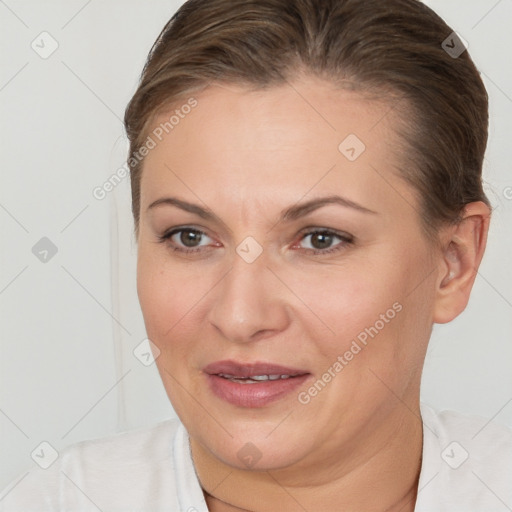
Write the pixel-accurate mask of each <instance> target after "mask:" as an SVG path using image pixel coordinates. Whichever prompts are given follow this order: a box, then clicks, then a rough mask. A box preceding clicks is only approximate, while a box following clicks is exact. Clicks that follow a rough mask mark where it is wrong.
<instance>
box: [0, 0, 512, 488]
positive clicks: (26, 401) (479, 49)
mask: <svg viewBox="0 0 512 512" xmlns="http://www.w3.org/2000/svg"><path fill="white" fill-rule="evenodd" d="M427 3H428V4H429V5H430V6H432V7H433V8H434V9H435V10H436V11H437V12H438V13H439V14H441V16H443V17H444V18H445V19H446V20H447V22H448V23H449V24H450V25H451V26H452V27H453V28H454V29H455V30H457V32H459V33H460V34H461V35H462V36H463V38H464V39H465V40H466V41H467V42H468V43H469V50H470V53H471V55H472V57H473V59H474V60H475V62H476V65H477V67H478V68H479V70H480V72H481V73H482V76H483V79H484V81H485V84H486V86H487V87H488V92H489V95H490V100H491V104H490V109H491V125H490V141H489V148H488V152H487V157H486V162H485V181H486V190H487V192H488V194H489V196H490V199H491V201H492V203H493V205H494V207H495V211H494V214H493V221H492V227H491V231H490V235H489V244H488V248H487V251H486V255H485V258H484V262H483V264H482V266H481V269H480V271H479V273H478V276H477V278H476V283H475V286H474V291H473V295H472V298H471V300H470V303H469V306H468V308H467V309H466V311H465V312H464V313H463V314H461V315H460V317H458V318H457V319H456V320H455V321H453V322H452V323H450V324H447V325H436V326H435V328H434V332H433V336H432V340H431V344H430V347H429V351H428V356H427V360H426V363H425V371H424V378H423V390H422V399H423V400H424V401H426V402H428V403H429V404H431V405H433V406H434V407H436V408H439V409H443V408H449V409H455V410H458V411H462V412H467V413H475V414H480V415H483V416H486V417H488V418H491V417H492V418H494V419H495V421H499V422H502V423H507V424H508V425H511V426H512V404H511V401H512V372H511V371H510V369H511V361H512V343H511V341H512V340H511V338H512V271H511V265H510V260H511V258H510V254H512V236H511V227H510V226H511V223H512V188H507V187H512V174H511V172H510V151H509V150H510V142H509V138H510V134H511V133H512V99H511V98H512V71H511V70H512V66H511V57H510V51H509V49H510V48H511V47H512V34H511V31H510V26H511V22H512V3H511V2H509V1H507V0H502V1H500V2H496V1H495V0H492V1H485V0H449V1H446V0H430V1H429V2H427ZM179 4H180V2H176V1H162V0H158V1H155V0H154V1H152V2H150V3H149V2H143V1H140V0H139V1H135V0H128V1H127V0H124V1H121V0H107V1H102V2H95V1H92V2H86V1H64V0H60V1H57V0H53V1H46V2H36V1H30V2H21V1H18V2H15V1H14V0H12V1H10V2H7V3H5V2H1V3H0V27H1V28H0V40H1V44H2V48H3V49H4V50H3V53H2V55H3V59H2V66H1V70H0V120H1V144H2V163H1V171H0V172H1V187H0V226H1V233H2V238H1V244H0V251H1V252H0V254H1V262H0V263H1V267H0V268H1V270H0V272H1V274H0V311H1V313H0V314H1V342H0V343H1V344H0V349H1V353H0V354H1V357H0V460H1V461H2V464H1V468H0V488H3V487H4V486H5V485H6V484H7V483H8V482H9V481H10V480H11V479H13V478H14V477H15V475H17V474H18V473H19V472H21V471H23V470H26V469H27V468H28V467H30V466H32V465H34V464H35V463H34V462H33V460H32V459H31V458H30V454H31V452H32V451H33V450H34V449H35V448H36V447H37V446H38V445H39V444H40V443H41V442H42V441H48V442H49V443H50V444H51V445H52V446H54V447H55V449H56V450H60V449H62V448H63V447H65V446H67V445H69V444H71V443H74V442H76V441H80V440H83V439H90V438H94V437H103V436H106V435H109V434H112V433H115V432H118V431H120V430H125V429H130V428H136V427H139V426H144V425H151V424H153V423H155V422H157V421H161V420H164V419H166V418H170V417H172V416H174V412H173V410H172V407H171V405H170V403H169V401H168V399H167V396H166V394H165V391H164V389H163V386H162V384H161V381H160V378H159V375H158V372H157V370H156V367H155V366H154V365H151V366H145V365H144V364H142V363H141V362H140V361H139V360H138V359H137V358H136V357H135V356H134V354H133V350H134V349H135V348H136V347H137V346H138V345H139V344H140V343H141V341H142V340H143V339H144V338H145V331H144V324H143V321H142V316H141V313H140V309H139V306H138V303H137V296H136V285H135V262H136V246H135V243H134V237H133V234H132V227H133V225H132V217H131V211H130V189H129V179H128V178H125V179H124V180H122V181H121V183H120V184H119V185H118V186H117V187H116V188H115V189H114V190H113V191H112V192H111V193H109V194H107V196H106V197H105V198H104V199H97V198H95V197H94V195H93V191H94V190H95V188H96V187H98V186H101V185H102V184H103V183H104V182H105V181H106V180H107V179H108V178H109V177H110V176H111V175H112V174H114V173H118V172H119V171H118V169H120V168H121V167H122V166H123V164H124V162H125V159H126V151H127V143H126V137H125V136H124V133H123V127H122V117H123V114H124V108H125V106H126V104H127V102H128V100H129V99H130V97H131V95H132V94H133V92H134V90H135V87H136V84H137V80H138V77H139V74H140V71H141V69H142V66H143V63H144V61H145V58H146V55H147V52H148V51H149V49H150V47H151V45H152V43H153V41H154V39H155V38H156V36H157V35H158V34H159V32H160V30H161V28H162V27H163V25H164V24H165V22H166V21H167V20H168V19H169V17H170V16H171V15H172V14H173V13H174V11H175V10H176V8H177V7H178V5H179ZM148 6H150V7H148ZM43 31H46V32H48V33H49V34H50V35H51V37H50V36H48V35H42V36H41V35H40V34H41V32H43ZM52 39H53V40H54V41H56V42H57V43H58V48H57V49H56V50H55V51H54V53H52V54H51V55H50V56H47V58H42V57H41V56H40V54H41V53H42V54H43V56H44V52H49V51H50V50H51V49H52V44H53V45H55V42H53V41H52ZM33 42H34V43H33ZM32 44H33V45H34V46H35V47H36V48H37V50H34V49H33V47H32V46H31V45H32ZM37 51H38V52H39V53H37ZM43 237H46V238H47V239H48V240H49V241H51V242H49V241H48V240H43V241H41V239H42V238H43ZM34 247H35V249H33V248H34ZM55 250H56V251H57V252H56V253H55V254H54V255H53V254H52V251H53V252H54V251H55ZM45 251H47V252H45ZM34 252H35V253H36V254H34ZM41 258H42V259H43V261H41ZM45 258H46V261H44V259H45Z"/></svg>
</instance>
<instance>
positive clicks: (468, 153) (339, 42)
mask: <svg viewBox="0 0 512 512" xmlns="http://www.w3.org/2000/svg"><path fill="white" fill-rule="evenodd" d="M450 38H451V39H450ZM444 41H448V48H450V47H454V45H455V44H457V45H460V44H462V43H461V41H460V40H459V39H458V38H457V36H456V35H454V32H453V30H452V29H451V28H450V27H449V26H448V25H447V24H446V23H445V22H444V21H443V20H442V19H441V18H440V17H439V16H438V15H437V14H435V13H434V12H433V11H432V10H431V9H430V8H428V7H427V6H425V5H424V4H423V3H421V2H420V1H419V0H188V1H187V2H186V3H184V4H183V5H182V7H181V8H180V9H179V10H178V11H177V12H176V14H175V15H174V16H173V17H172V18H171V19H170V20H169V21H168V22H167V24H166V25H165V27H164V28H163V30H162V32H161V33H160V35H159V37H158V38H157V40H156V41H155V43H154V45H153V47H152V48H151V51H150V53H149V56H148V59H147V61H146V64H145V66H144V69H143V71H142V75H141V79H140V83H139V86H138V88H137V90H136V92H135V94H134V96H133V97H132V99H131V101H130V103H129V104H128V106H127V108H126V112H125V119H124V120H125V127H126V132H127V135H128V138H129V141H130V155H129V161H128V163H129V166H130V177H131V187H132V211H133V215H134V220H135V230H136V232H137V233H138V224H139V210H140V179H141V173H142V165H143V160H137V159H134V158H133V155H134V154H135V152H136V151H137V150H138V149H139V148H140V147H141V145H142V144H143V143H144V141H145V139H146V137H147V135H148V130H149V128H150V127H151V124H152V122H153V120H154V119H155V117H156V115H158V114H159V113H160V112H161V111H162V110H163V109H164V108H168V107H169V106H170V105H171V104H175V103H176V102H177V101H178V100H179V99H183V98H184V97H186V95H187V94H188V95H190V94H191V93H192V92H194V91H198V90H201V89H203V88H205V87H207V86H208V85H209V84H211V83H215V82H224V83H226V82H228V83H237V84H243V85H247V86H251V87H256V88H265V87H270V86H273V85H282V84H283V83H285V82H286V81H287V80H290V79H292V78H293V77H294V76H296V75H297V73H298V71H299V70H303V69H306V70H307V71H308V72H310V73H312V74H313V75H316V76H319V77H322V78H325V79H327V80H330V81H331V82H332V83H333V84H339V85H340V86H341V87H347V86H350V88H352V89H354V88H355V89H356V90H359V91H361V92H369V93H371V94H372V95H373V96H375V94H377V96H380V97H381V98H388V99H391V100H392V101H393V102H394V104H395V105H399V104H403V103H404V102H405V104H406V105H407V109H408V110H404V109H403V108H397V109H396V110H397V112H398V115H397V119H398V120H399V121H400V122H399V123H398V128H397V132H398V133H399V134H400V140H402V141H403V142H404V153H403V155H401V157H403V158H402V159H401V160H402V165H401V168H400V175H401V176H402V177H403V178H404V179H405V180H406V181H407V182H408V183H410V184H411V185H412V186H413V188H414V190H415V191H416V192H417V194H418V197H419V199H420V205H421V212H420V214H421V217H422V220H423V226H424V228H425V231H426V233H427V234H428V235H435V233H436V230H437V229H438V227H439V226H440V225H442V224H444V223H453V222H458V221H460V214H461V212H462V210H463V208H464V206H465V205H466V204H468V203H470V202H473V201H483V202H484V203H486V204H487V205H488V206H490V203H489V200H488V199H487V197H486V195H485V193H484V191H483V187H482V164H483V158H484V153H485V149H486V145H487V126H488V97H487V92H486V90H485V87H484V84H483V82H482V80H481V78H480V75H479V73H478V71H477V69H476V67H475V65H474V63H473V61H472V60H471V58H470V56H469V54H468V52H467V51H463V52H462V54H460V55H458V56H456V55H453V54H450V53H449V52H448V51H446V50H447V47H446V46H445V45H446V43H445V45H443V42H444ZM340 142H341V141H340Z"/></svg>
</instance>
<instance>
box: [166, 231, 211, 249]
mask: <svg viewBox="0 0 512 512" xmlns="http://www.w3.org/2000/svg"><path fill="white" fill-rule="evenodd" d="M204 238H206V239H208V238H210V237H209V236H208V235H207V234H206V233H204V232H203V231H200V230H199V229H192V228H176V229H173V230H171V231H168V232H166V233H164V234H163V235H162V236H160V237H159V241H160V242H162V243H167V244H168V245H169V246H170V247H171V248H172V249H173V250H175V251H179V252H184V253H189V252H197V251H201V250H203V248H206V246H207V245H208V244H201V242H202V241H203V239H204Z"/></svg>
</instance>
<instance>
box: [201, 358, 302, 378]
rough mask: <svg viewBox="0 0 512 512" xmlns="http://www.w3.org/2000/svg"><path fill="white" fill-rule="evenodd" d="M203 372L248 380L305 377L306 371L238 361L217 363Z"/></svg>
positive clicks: (276, 365)
mask: <svg viewBox="0 0 512 512" xmlns="http://www.w3.org/2000/svg"><path fill="white" fill-rule="evenodd" d="M203 372H205V373H208V374H209V375H218V374H219V373H225V374H228V375H235V376H236V377H240V378H246V377H250V376H251V375H304V374H306V373H309V372H307V371H306V370H301V369H300V368H291V367H289V366H282V365H279V364H273V363H260V362H254V363H239V362H237V361H231V360H226V361H217V362H215V363H211V364H209V365H208V366H205V367H204V368H203Z"/></svg>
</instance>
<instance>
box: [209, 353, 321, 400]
mask: <svg viewBox="0 0 512 512" xmlns="http://www.w3.org/2000/svg"><path fill="white" fill-rule="evenodd" d="M203 372H204V374H205V376H206V378H207V381H208V385H209V388H210V390H211V391H212V392H213V393H214V394H215V395H216V396H217V397H219V398H221V399H222V400H224V401H226V402H228V403H230V404H232V405H236V406H238V407H247V408H260V407H265V406H266V405H269V404H270V403H272V402H275V401H277V400H279V399H282V398H284V397H285V396H287V395H289V394H290V393H291V392H292V391H294V390H296V389H297V388H298V387H300V386H301V385H303V384H304V382H305V381H306V380H307V379H309V378H310V377H311V374H310V373H309V372H307V371H305V370H301V369H299V368H292V367H289V366H282V365H278V364H273V363H264V362H254V363H239V362H236V361H217V362H215V363H211V364H209V365H207V366H206V367H204V368H203ZM220 373H222V374H226V375H234V376H236V377H238V378H247V377H250V376H251V375H253V376H254V375H290V377H289V378H286V379H277V380H266V381H260V382H257V383H249V384H247V383H240V382H233V381H231V380H229V379H226V378H224V377H220V376H219V374H220Z"/></svg>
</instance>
